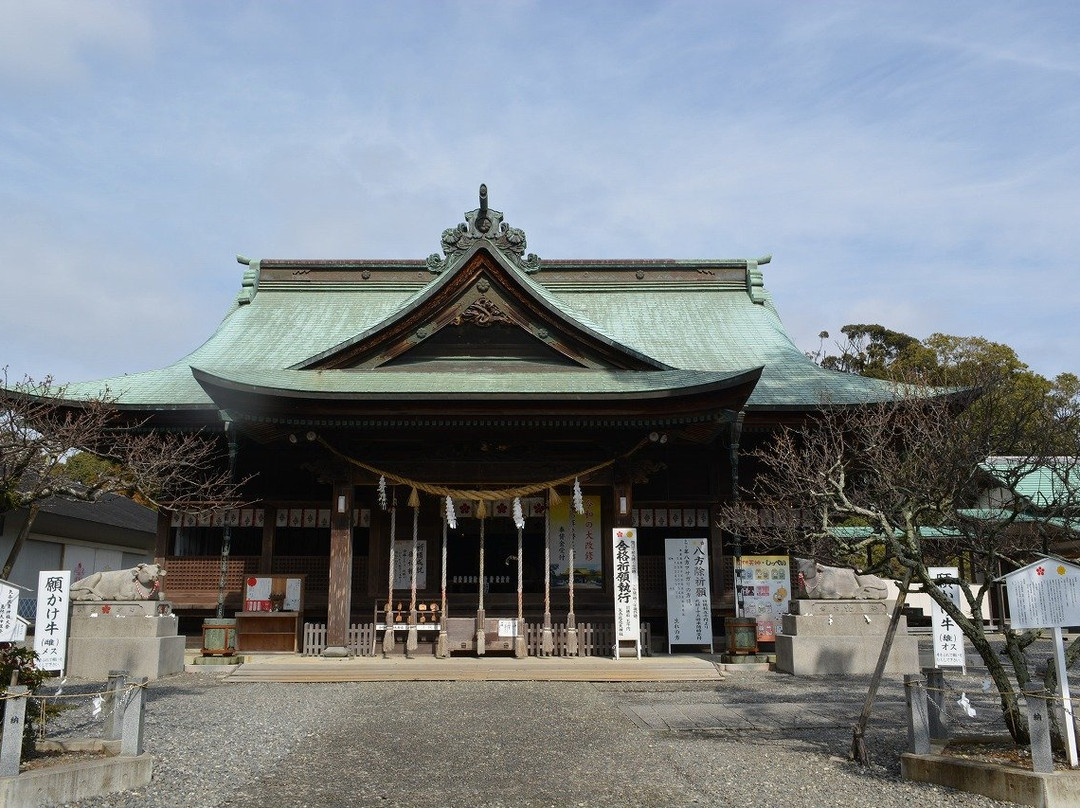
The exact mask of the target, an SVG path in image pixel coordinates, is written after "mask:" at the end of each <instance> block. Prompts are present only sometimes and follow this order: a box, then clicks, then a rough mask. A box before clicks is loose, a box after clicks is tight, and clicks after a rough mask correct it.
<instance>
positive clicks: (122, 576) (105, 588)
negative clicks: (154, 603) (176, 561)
mask: <svg viewBox="0 0 1080 808" xmlns="http://www.w3.org/2000/svg"><path fill="white" fill-rule="evenodd" d="M163 575H165V570H163V569H162V568H161V567H160V566H158V565H157V564H138V565H136V566H134V567H132V568H131V569H129V570H110V571H109V572H95V573H94V574H93V575H88V576H86V577H85V578H82V579H80V580H78V581H76V582H75V583H73V584H72V585H71V599H72V600H73V601H75V600H158V599H160V597H161V578H162V576H163Z"/></svg>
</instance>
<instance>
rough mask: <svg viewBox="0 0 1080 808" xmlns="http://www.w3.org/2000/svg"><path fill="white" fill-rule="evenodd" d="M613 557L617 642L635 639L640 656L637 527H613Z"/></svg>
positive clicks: (633, 640)
mask: <svg viewBox="0 0 1080 808" xmlns="http://www.w3.org/2000/svg"><path fill="white" fill-rule="evenodd" d="M611 549H612V553H611V557H612V561H613V563H614V569H615V644H616V654H615V655H616V657H618V644H619V643H620V642H624V641H626V642H631V641H632V642H633V643H634V645H635V646H637V648H638V656H641V603H640V598H639V597H638V555H637V531H636V530H635V529H634V528H632V527H617V528H614V529H613V530H612V531H611Z"/></svg>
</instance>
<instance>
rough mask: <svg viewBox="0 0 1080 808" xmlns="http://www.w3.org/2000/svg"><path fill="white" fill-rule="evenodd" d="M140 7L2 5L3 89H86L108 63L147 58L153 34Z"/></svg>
mask: <svg viewBox="0 0 1080 808" xmlns="http://www.w3.org/2000/svg"><path fill="white" fill-rule="evenodd" d="M146 10H147V9H146V7H144V6H141V5H140V4H138V3H128V2H114V1H113V0H95V2H93V3H87V2H82V1H81V0H33V2H24V0H2V2H0V19H2V20H3V25H0V86H7V87H8V90H9V91H11V90H13V89H17V90H20V91H23V92H27V91H33V90H37V89H40V88H42V87H45V88H55V87H56V86H60V85H72V84H75V85H85V84H86V83H87V82H88V80H89V78H90V76H91V74H92V73H93V72H94V70H95V64H94V63H95V62H96V61H98V60H101V59H103V58H107V57H108V58H111V57H115V56H123V57H126V58H145V57H146V56H147V55H148V54H149V53H150V51H151V45H152V35H151V33H152V31H151V27H150V25H149V23H148V21H147V18H146V16H145V11H146Z"/></svg>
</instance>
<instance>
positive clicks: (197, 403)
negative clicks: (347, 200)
mask: <svg viewBox="0 0 1080 808" xmlns="http://www.w3.org/2000/svg"><path fill="white" fill-rule="evenodd" d="M476 213H477V212H476V211H473V212H472V214H466V216H467V217H468V216H470V215H475V214H476ZM495 213H497V212H495ZM498 215H499V216H500V217H501V214H498ZM470 221H472V220H471V219H470ZM464 227H465V226H464V225H462V226H460V227H459V230H460V229H462V228H464ZM510 230H513V229H512V228H511V229H510ZM447 232H448V233H449V232H451V231H447ZM462 232H464V230H462ZM461 238H462V239H463V240H468V239H471V240H472V242H475V243H478V244H481V245H482V246H484V247H487V248H488V249H489V251H491V252H492V253H493V255H497V257H500V258H501V259H502V263H503V265H504V266H508V267H509V268H510V270H511V272H512V273H514V275H515V276H516V278H517V282H519V283H520V284H521V286H522V287H523V288H524V289H527V290H528V292H529V294H530V295H532V296H533V297H534V298H535V299H537V300H540V301H543V304H544V305H545V306H547V307H549V309H550V310H551V311H555V312H558V315H559V317H560V318H562V319H564V320H566V321H573V322H574V323H576V327H578V328H580V329H581V330H582V331H583V332H587V333H590V334H592V335H594V336H595V337H596V338H598V339H601V340H603V341H605V342H608V343H611V344H614V345H617V346H619V347H620V348H622V349H625V350H627V351H629V352H634V353H636V354H638V355H641V356H643V357H647V358H650V359H652V360H655V361H656V362H657V363H662V364H663V365H666V366H668V367H670V368H674V369H675V371H656V372H653V371H634V372H631V374H630V375H625V376H623V375H618V374H613V373H610V372H596V373H588V372H584V373H582V372H578V371H569V372H567V371H562V372H560V373H559V374H557V376H556V375H551V374H549V373H546V372H544V371H540V370H538V371H535V372H532V371H529V372H527V373H522V372H520V371H517V372H514V373H500V372H498V371H490V372H489V371H482V372H480V373H478V374H476V377H475V378H470V379H469V381H468V384H469V386H470V387H471V388H472V389H475V390H477V391H484V390H487V391H496V390H500V389H515V390H517V391H534V392H536V393H538V394H539V393H541V392H543V391H545V390H549V391H556V390H557V391H559V392H561V393H562V394H565V395H580V394H588V393H591V392H599V393H603V392H605V391H606V392H615V391H619V390H622V391H638V392H640V393H645V392H647V391H649V390H654V389H655V388H654V387H653V386H654V385H656V384H670V385H674V386H675V387H679V386H682V385H685V384H691V383H697V382H700V381H701V380H702V379H705V378H711V379H718V378H721V377H723V376H725V375H730V374H739V373H746V372H750V371H752V370H754V369H757V368H763V371H762V374H761V378H760V381H759V382H758V384H757V386H756V387H755V388H754V391H753V393H752V395H751V397H750V399H749V402H748V409H749V410H750V411H754V410H770V409H793V410H805V409H813V408H815V407H817V406H819V405H820V404H821V403H823V402H829V403H833V404H852V403H865V402H870V401H882V400H888V399H889V398H891V397H893V388H892V386H891V385H890V384H889V383H887V382H882V381H879V380H875V379H868V378H864V377H861V376H854V375H849V374H844V373H838V372H835V371H829V370H825V369H823V368H821V367H819V366H818V365H816V364H815V363H814V362H812V361H811V360H810V359H808V358H807V357H806V356H805V355H804V354H803V352H802V351H800V350H799V348H798V347H797V346H796V345H795V344H794V342H792V340H791V338H790V337H789V336H788V334H787V332H786V331H785V329H784V327H783V324H782V323H781V321H780V318H779V316H778V315H777V312H776V310H775V308H774V306H773V304H772V301H771V299H770V297H769V295H768V294H767V292H765V290H764V288H763V286H762V285H761V271H760V268H759V264H760V263H766V262H767V261H768V259H762V260H761V261H756V260H753V259H751V260H744V259H733V260H715V261H634V260H630V261H610V260H606V261H553V262H548V263H543V264H540V269H539V271H537V269H536V263H535V262H532V263H530V262H529V261H525V260H523V259H522V258H521V256H520V255H518V254H516V253H515V254H509V253H507V252H506V250H505V249H504V248H503V247H500V246H499V244H495V246H492V244H493V243H494V242H492V241H491V238H490V237H485V238H487V240H482V239H481V238H480V236H478V235H475V234H473V235H470V234H469V233H465V235H463V236H461ZM445 241H446V234H444V247H445ZM523 244H524V242H523V240H522V245H521V246H522V250H523ZM450 257H453V256H451V255H450V253H448V258H447V260H446V261H444V262H442V264H441V265H440V264H439V262H436V261H433V259H434V258H436V256H433V257H432V258H430V259H428V262H427V264H426V265H425V263H424V262H401V261H398V262H381V263H380V262H371V261H304V262H288V261H272V260H266V261H261V262H259V261H250V262H248V261H247V259H243V260H244V262H245V263H248V267H247V268H246V270H245V272H244V273H243V280H242V288H241V293H240V295H239V296H238V298H237V301H236V302H235V303H234V304H233V306H232V307H231V308H230V309H229V310H228V312H227V314H226V315H225V317H224V319H223V320H222V322H221V324H220V325H219V326H218V328H217V330H216V331H215V332H214V333H213V334H212V335H211V336H210V338H209V339H207V341H206V342H205V343H203V344H202V345H201V346H199V347H198V348H196V349H195V350H194V351H192V352H191V353H190V354H189V355H187V356H185V357H183V358H182V359H180V360H178V361H177V362H174V363H173V364H171V365H168V366H166V367H163V368H160V369H157V370H152V371H147V372H144V373H132V374H126V375H123V376H118V377H112V378H108V379H101V380H97V381H91V382H80V383H73V384H70V385H68V387H67V390H66V393H67V397H68V398H70V399H73V400H78V399H82V398H88V397H93V396H97V395H100V394H101V392H102V391H103V390H104V389H106V388H107V389H108V391H109V394H110V395H111V396H113V397H114V398H115V399H116V400H117V403H118V405H119V406H121V407H124V406H127V407H132V408H150V409H186V408H207V409H212V408H213V407H214V405H213V402H212V401H211V399H210V397H209V396H208V395H207V393H206V391H204V390H203V388H202V387H201V386H200V384H199V383H198V381H197V380H196V378H195V377H194V376H193V374H192V368H199V369H201V370H202V371H205V372H206V373H207V374H209V375H211V376H215V377H220V378H224V379H233V380H247V381H248V382H249V383H251V384H257V385H260V386H269V387H275V386H281V387H289V386H290V385H293V386H299V387H300V388H302V389H308V390H313V391H315V390H319V391H326V392H333V393H337V394H343V393H353V394H356V395H363V394H364V393H365V392H368V391H374V390H387V389H389V388H391V387H394V386H396V388H395V389H397V390H407V391H413V392H415V393H417V394H422V393H429V392H438V391H440V390H449V389H455V388H456V387H457V386H458V385H460V384H461V382H462V378H461V375H460V374H454V373H450V372H447V371H443V370H438V369H427V370H418V369H415V368H413V369H410V371H409V372H408V373H405V372H401V373H397V374H391V373H388V372H387V371H386V370H383V369H376V370H370V371H357V370H349V369H342V370H322V371H318V372H317V374H316V375H309V376H301V375H296V374H298V373H302V371H295V370H292V371H289V370H287V369H289V368H293V367H294V366H297V365H298V364H300V363H303V362H304V361H305V360H309V359H310V358H311V357H314V356H318V355H320V354H324V353H327V352H330V351H332V350H333V349H334V348H335V347H336V346H341V345H343V344H346V343H348V342H349V341H355V340H356V339H357V338H358V336H359V335H363V334H366V333H371V332H374V331H377V330H378V329H379V328H380V326H381V325H382V324H384V323H386V322H387V321H388V320H392V319H395V318H397V317H400V316H401V315H402V313H403V312H406V311H408V310H409V309H410V308H411V307H413V306H417V305H423V303H424V301H425V300H426V299H427V297H428V292H429V291H430V290H431V289H433V288H435V286H437V285H438V284H439V283H441V282H444V278H445V274H452V273H453V272H456V271H458V270H460V269H461V268H462V267H463V266H464V262H463V261H461V260H456V259H455V260H454V261H451V260H450ZM460 257H461V256H460V255H457V258H460ZM533 258H535V256H529V259H530V261H531V259H533ZM287 266H297V267H301V269H300V270H298V271H296V272H291V273H288V272H285V271H284V270H283V269H282V267H287ZM439 266H442V267H443V270H442V271H443V272H444V275H439V274H436V273H437V270H438V268H439ZM433 267H434V268H433ZM275 268H276V272H275V271H274V270H275ZM304 268H306V269H304ZM318 270H323V271H324V275H325V277H322V276H320V273H319V271H318ZM384 270H385V271H386V273H389V272H390V270H395V271H396V272H397V273H398V274H397V275H394V276H393V278H390V275H389V274H387V279H385V280H380V278H381V277H382V276H381V275H380V274H379V273H380V272H382V271H384ZM406 270H408V271H406ZM665 374H669V375H665ZM633 376H637V378H633ZM694 379H696V380H697V382H694V381H693V380H694Z"/></svg>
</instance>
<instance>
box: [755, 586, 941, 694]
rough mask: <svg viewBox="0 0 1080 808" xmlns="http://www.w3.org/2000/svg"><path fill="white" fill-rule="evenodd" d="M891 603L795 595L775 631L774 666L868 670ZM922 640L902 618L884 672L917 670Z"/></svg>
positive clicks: (798, 671) (804, 670) (805, 670)
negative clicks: (788, 610)
mask: <svg viewBox="0 0 1080 808" xmlns="http://www.w3.org/2000/svg"><path fill="white" fill-rule="evenodd" d="M891 611H892V602H891V601H883V600H876V601H873V600H806V599H802V600H794V601H792V603H791V613H790V614H786V615H784V616H783V621H782V623H783V625H782V629H783V633H782V634H778V635H777V636H776V670H777V671H779V672H780V673H790V674H793V675H795V676H820V675H870V674H872V673H873V672H874V669H875V668H876V667H877V661H878V655H879V654H880V653H881V646H882V644H883V643H884V641H885V632H886V630H887V629H888V625H889V618H890V615H891ZM919 670H920V668H919V643H918V640H917V639H916V638H915V637H913V636H911V635H910V634H908V633H907V620H906V619H901V621H900V624H899V625H898V626H897V629H896V636H895V637H894V638H893V646H892V652H891V653H890V654H889V659H888V662H887V663H886V666H885V672H886V673H891V674H903V673H918V672H919Z"/></svg>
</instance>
